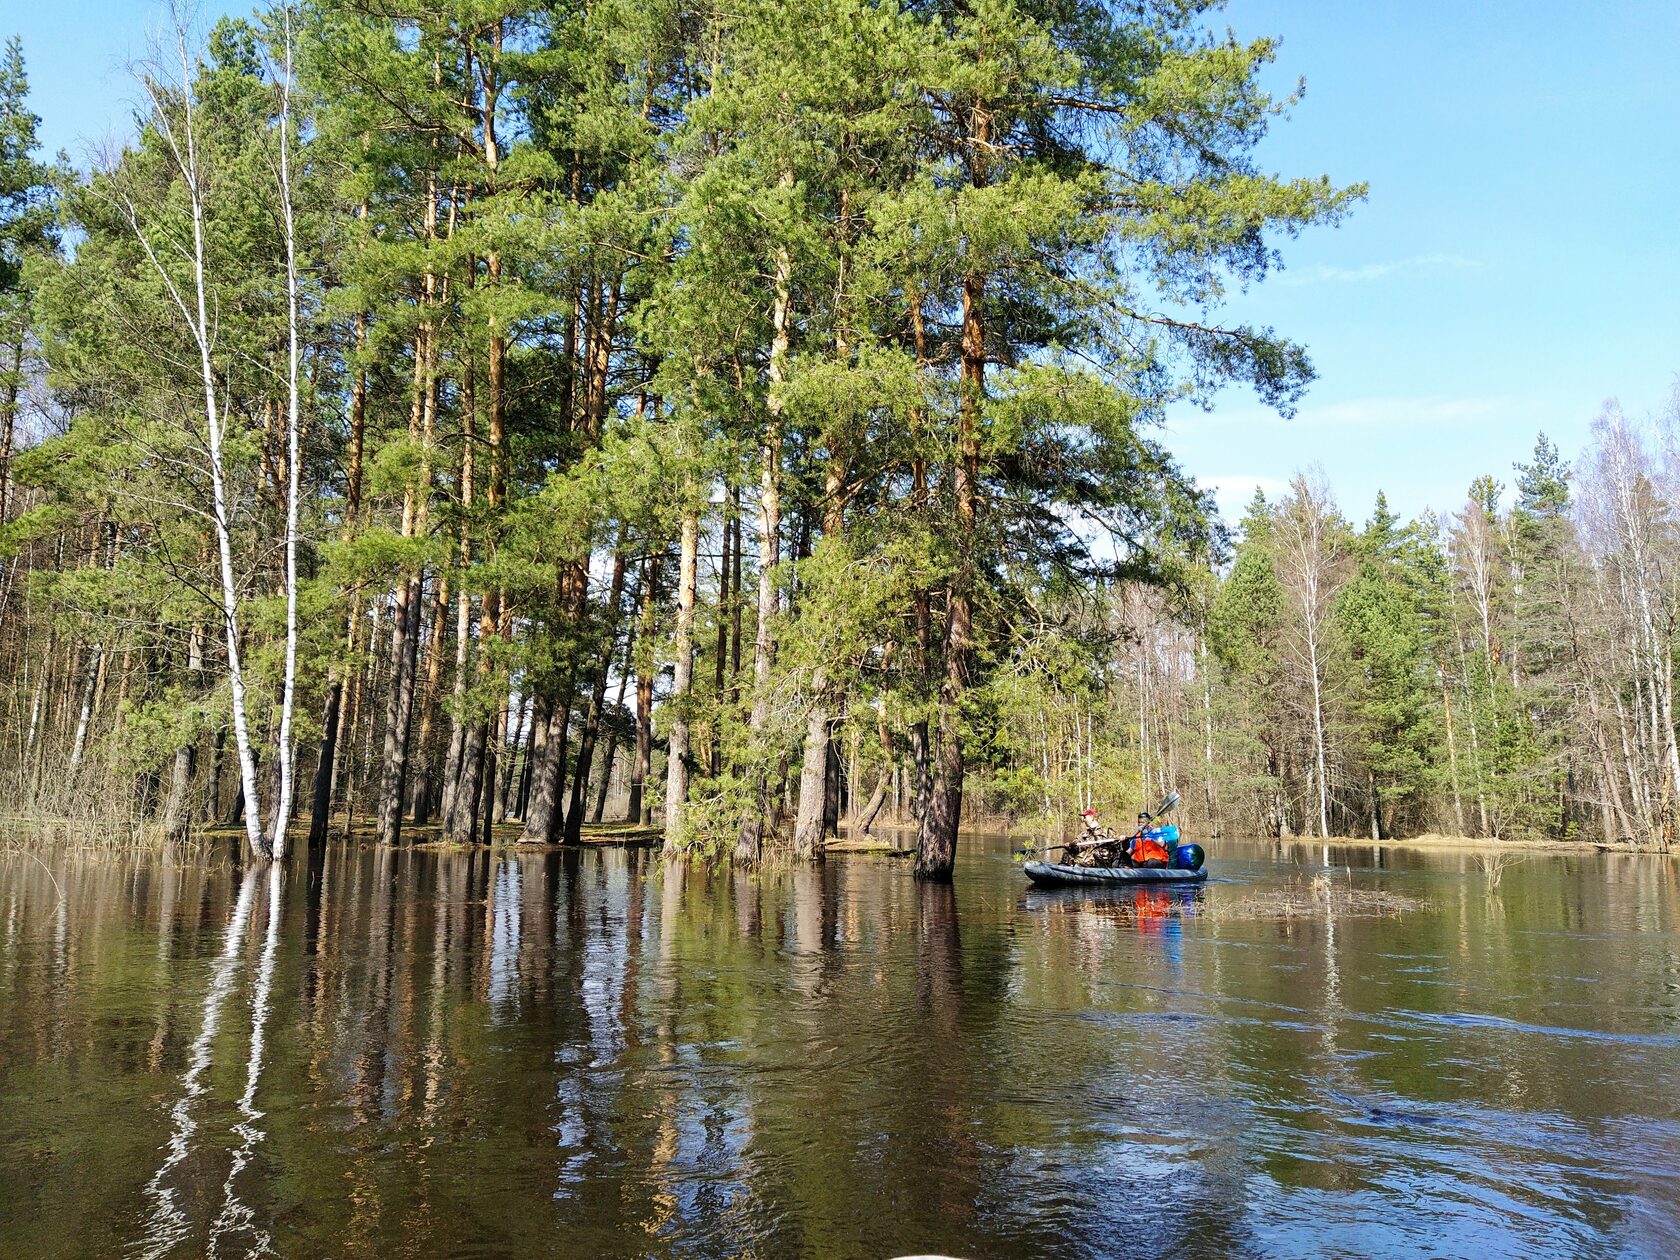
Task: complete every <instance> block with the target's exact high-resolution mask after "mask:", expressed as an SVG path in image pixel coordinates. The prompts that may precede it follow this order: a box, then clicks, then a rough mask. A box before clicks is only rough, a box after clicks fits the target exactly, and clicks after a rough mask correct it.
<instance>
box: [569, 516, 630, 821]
mask: <svg viewBox="0 0 1680 1260" xmlns="http://www.w3.org/2000/svg"><path fill="white" fill-rule="evenodd" d="M624 543H625V540H624V539H623V538H622V537H621V538H620V539H619V543H618V547H617V548H616V549H615V552H614V556H613V570H612V581H611V582H610V583H609V585H608V588H607V603H606V619H605V624H604V626H603V628H602V632H601V643H600V653H601V664H600V668H599V669H598V670H597V671H596V673H595V682H594V687H593V689H592V690H591V692H590V695H589V708H588V710H587V711H586V712H585V714H584V719H583V734H582V736H581V737H579V739H578V755H577V769H576V771H575V773H574V774H573V775H572V792H571V800H570V802H569V803H568V805H567V807H566V829H565V841H566V843H567V844H576V843H577V842H578V841H579V840H580V839H582V837H583V810H584V803H585V801H586V799H587V797H588V794H589V768H590V766H591V765H592V764H593V762H594V760H595V739H596V735H597V734H598V733H599V731H600V729H601V706H602V705H603V704H605V703H606V698H607V675H608V674H610V673H611V672H612V662H613V658H614V656H615V655H616V653H615V651H614V647H615V645H616V644H617V642H618V620H619V614H620V608H619V605H620V604H621V603H622V602H623V599H624Z"/></svg>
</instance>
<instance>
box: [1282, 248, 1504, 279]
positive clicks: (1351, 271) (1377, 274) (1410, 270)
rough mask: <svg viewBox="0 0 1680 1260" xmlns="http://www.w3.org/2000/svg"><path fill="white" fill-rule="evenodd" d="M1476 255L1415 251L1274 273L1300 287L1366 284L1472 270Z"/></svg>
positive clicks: (1476, 266) (1475, 265) (1476, 261)
mask: <svg viewBox="0 0 1680 1260" xmlns="http://www.w3.org/2000/svg"><path fill="white" fill-rule="evenodd" d="M1481 265H1482V264H1481V262H1480V261H1479V260H1478V259H1475V258H1466V257H1464V255H1462V254H1417V255H1414V256H1413V257H1411V258H1395V259H1391V260H1389V261H1388V262H1371V263H1362V264H1361V265H1359V266H1357V267H1327V266H1313V267H1303V268H1301V269H1300V270H1299V271H1285V272H1283V273H1282V274H1281V275H1279V276H1278V277H1277V283H1278V284H1284V285H1290V286H1294V287H1300V286H1303V285H1309V284H1369V283H1371V282H1372V281H1375V280H1387V279H1389V278H1390V277H1393V276H1403V275H1415V274H1418V273H1423V272H1432V271H1475V270H1477V269H1479V268H1480V267H1481Z"/></svg>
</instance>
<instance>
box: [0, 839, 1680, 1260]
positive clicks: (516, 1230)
mask: <svg viewBox="0 0 1680 1260" xmlns="http://www.w3.org/2000/svg"><path fill="white" fill-rule="evenodd" d="M1010 847H1011V846H1010V842H1009V841H1008V840H1007V839H1005V838H1003V837H1001V836H971V837H968V838H967V840H966V841H965V843H964V847H963V850H962V854H961V859H960V863H959V866H958V870H957V879H956V884H955V887H954V889H953V888H927V887H919V886H917V885H916V884H915V883H913V882H912V881H911V879H910V877H909V869H908V864H907V863H903V862H895V861H893V860H891V859H886V858H879V857H863V856H849V857H841V858H831V859H830V860H829V861H828V862H827V863H826V864H824V865H822V866H820V867H812V868H806V869H790V870H769V871H766V872H763V873H761V874H758V875H755V876H747V875H743V874H738V873H732V872H727V871H725V872H716V873H709V872H706V871H704V870H697V869H692V870H685V869H683V868H681V867H668V866H662V865H661V864H660V863H659V861H658V860H657V859H656V858H655V857H653V856H651V855H649V854H647V853H645V852H636V851H624V850H597V849H591V850H588V851H585V852H581V853H579V852H565V853H562V852H543V853H531V854H523V853H521V854H514V853H501V852H497V853H493V854H492V853H476V854H432V853H423V852H414V851H399V852H389V851H377V850H372V849H345V848H336V849H333V850H331V851H330V852H329V853H328V854H327V855H326V856H325V860H324V863H323V864H322V865H321V866H320V867H319V868H318V869H317V870H315V871H314V872H306V871H305V870H304V869H303V868H302V867H301V866H299V867H298V868H297V869H294V870H293V871H291V872H290V873H289V874H288V875H287V877H286V878H285V879H284V880H283V881H280V882H276V881H274V880H273V879H272V877H271V876H270V875H269V873H267V872H252V873H250V874H249V875H241V874H240V873H239V872H235V871H233V870H231V869H230V868H228V867H227V866H226V865H225V864H222V865H208V866H206V865H203V864H198V863H195V862H190V861H183V860H180V859H178V858H177V859H170V858H167V857H162V856H157V857H152V856H147V857H128V858H110V857H102V858H96V857H91V856H75V855H69V854H60V855H58V856H57V857H52V856H51V855H45V854H44V855H43V856H44V857H45V858H46V862H47V865H50V866H51V868H52V871H51V873H50V874H49V872H48V870H47V869H46V866H43V864H42V863H41V862H39V861H37V860H35V859H33V858H30V857H27V856H22V857H20V856H13V857H0V1256H5V1257H14V1256H16V1257H23V1256H29V1257H46V1256H118V1255H129V1256H200V1255H205V1254H214V1255H224V1256H235V1255H245V1254H252V1253H257V1254H277V1255H282V1256H352V1257H362V1256H366V1257H376V1256H377V1257H398V1256H425V1257H435V1256H446V1255H447V1256H484V1257H489V1256H518V1257H523V1256H644V1255H650V1256H708V1257H709V1256H735V1255H751V1256H764V1257H782V1256H833V1257H872V1256H892V1255H897V1254H900V1253H906V1252H916V1251H939V1252H946V1253H949V1254H952V1255H956V1256H971V1257H1011V1256H1057V1257H1065V1256H1107V1255H1115V1254H1127V1255H1138V1256H1227V1255H1303V1254H1343V1255H1407V1254H1414V1255H1431V1256H1434V1255H1463V1256H1478V1257H1482V1256H1507V1255H1509V1256H1517V1255H1542V1254H1544V1255H1586V1256H1620V1255H1640V1256H1644V1255H1675V1254H1680V1099H1677V1091H1680V922H1677V914H1680V886H1677V883H1676V879H1675V868H1674V867H1673V866H1671V865H1670V864H1669V862H1668V861H1667V860H1665V859H1659V858H1650V857H1631V856H1630V857H1607V856H1599V855H1593V854H1574V853H1571V854H1564V855H1559V854H1549V853H1548V854H1542V853H1530V854H1524V855H1520V857H1519V860H1517V861H1516V862H1515V863H1514V864H1512V865H1510V866H1509V867H1507V868H1506V869H1504V870H1503V871H1502V872H1500V873H1499V876H1498V879H1497V882H1495V880H1494V879H1493V878H1491V877H1490V876H1489V875H1487V874H1486V873H1484V872H1483V871H1482V870H1481V869H1479V868H1478V866H1477V864H1476V863H1475V861H1474V860H1473V858H1472V856H1471V855H1469V854H1467V853H1459V852H1428V853H1424V852H1407V851H1391V852H1388V853H1383V854H1378V853H1377V852H1375V851H1373V850H1370V849H1361V848H1350V849H1330V850H1326V849H1323V848H1319V847H1311V846H1299V845H1297V846H1274V845H1260V844H1246V845H1245V844H1235V843H1231V842H1225V843H1222V844H1220V845H1218V846H1210V847H1213V848H1214V852H1213V855H1212V865H1213V867H1214V871H1215V879H1214V880H1213V881H1212V882H1210V883H1209V884H1207V885H1206V886H1205V887H1203V888H1201V889H1196V890H1175V891H1174V892H1172V893H1167V892H1148V891H1135V892H1126V893H1123V894H1120V895H1112V896H1106V897H1105V896H1094V895H1091V894H1086V893H1080V892H1072V893H1068V894H1049V893H1042V892H1029V891H1028V890H1027V889H1026V887H1025V886H1024V881H1023V879H1022V878H1021V875H1020V872H1019V868H1018V867H1017V866H1016V865H1015V864H1014V863H1013V862H1012V861H1011V858H1010ZM1327 863H1328V864H1330V865H1333V866H1334V867H1335V870H1336V872H1337V873H1336V876H1335V878H1337V879H1340V880H1343V881H1351V882H1352V883H1353V884H1354V885H1355V886H1356V887H1366V888H1382V889H1386V890H1389V891H1393V892H1398V893H1403V894H1406V895H1409V896H1412V897H1417V898H1421V899H1423V900H1424V901H1425V902H1426V903H1427V904H1426V906H1425V908H1423V909H1421V910H1417V911H1414V912H1412V913H1410V914H1407V915H1405V916H1403V917H1400V918H1348V917H1333V916H1329V915H1323V914H1321V915H1318V916H1316V917H1314V918H1311V919H1308V920H1298V921H1294V922H1289V923H1281V922H1268V921H1263V920H1252V919H1232V918H1230V917H1228V916H1227V915H1225V914H1223V913H1222V912H1221V911H1222V907H1225V906H1228V905H1229V903H1231V902H1233V901H1234V900H1236V899H1238V898H1241V897H1245V896H1251V895H1252V894H1254V893H1255V892H1256V891H1262V890H1264V889H1265V888H1266V887H1268V886H1270V885H1274V884H1280V883H1283V882H1287V881H1291V880H1295V879H1300V878H1311V877H1312V876H1313V875H1315V874H1317V873H1318V872H1320V871H1323V870H1324V869H1325V867H1326V864H1327ZM1344 868H1345V869H1344ZM61 890H62V897H61V895H60V893H61Z"/></svg>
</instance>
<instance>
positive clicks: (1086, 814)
mask: <svg viewBox="0 0 1680 1260" xmlns="http://www.w3.org/2000/svg"><path fill="white" fill-rule="evenodd" d="M1079 816H1080V817H1081V818H1095V817H1096V816H1097V811H1096V810H1094V809H1087V810H1083V811H1082V812H1081V813H1080V815H1079Z"/></svg>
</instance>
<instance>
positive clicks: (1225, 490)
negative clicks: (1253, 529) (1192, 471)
mask: <svg viewBox="0 0 1680 1260" xmlns="http://www.w3.org/2000/svg"><path fill="white" fill-rule="evenodd" d="M1196 480H1197V482H1199V483H1200V484H1201V485H1202V486H1204V487H1205V488H1207V489H1209V490H1212V491H1213V499H1214V502H1215V503H1216V504H1217V505H1218V506H1219V515H1220V516H1222V517H1224V518H1225V519H1226V520H1227V521H1230V522H1232V523H1233V524H1234V523H1236V522H1237V521H1239V520H1241V519H1242V514H1243V509H1244V508H1246V507H1247V506H1248V503H1249V500H1250V499H1252V498H1253V497H1254V492H1255V491H1256V490H1259V491H1260V492H1261V493H1262V494H1264V495H1265V496H1266V499H1267V501H1268V502H1270V503H1276V502H1277V501H1278V500H1279V499H1281V498H1283V496H1284V495H1285V494H1287V493H1288V492H1289V483H1288V482H1287V481H1285V480H1284V479H1283V478H1281V477H1261V476H1256V475H1254V474H1253V473H1223V474H1220V475H1219V476H1215V477H1198V478H1196Z"/></svg>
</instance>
